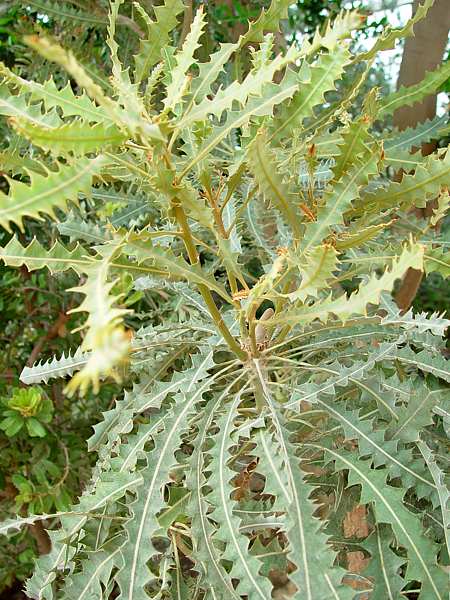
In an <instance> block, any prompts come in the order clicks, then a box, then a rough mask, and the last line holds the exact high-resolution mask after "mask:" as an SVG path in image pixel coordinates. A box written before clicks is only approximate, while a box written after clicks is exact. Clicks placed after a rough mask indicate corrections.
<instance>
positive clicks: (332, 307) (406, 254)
mask: <svg viewBox="0 0 450 600" xmlns="http://www.w3.org/2000/svg"><path fill="white" fill-rule="evenodd" d="M422 263H423V247H422V246H420V245H418V244H413V245H411V247H410V248H408V247H405V248H404V249H403V252H402V254H401V255H400V256H399V258H398V259H396V260H394V261H393V263H392V268H391V269H390V270H386V271H385V273H384V274H383V275H382V276H381V277H380V278H379V279H378V278H377V277H376V275H372V277H371V278H370V279H369V281H367V283H362V284H361V285H360V286H359V288H358V290H357V291H356V292H354V293H353V294H352V295H351V296H350V297H347V296H346V295H345V294H344V295H342V296H339V297H338V298H336V299H334V300H333V299H332V297H331V296H330V297H328V298H327V299H326V300H323V301H318V302H316V303H315V304H313V305H312V306H303V307H300V308H294V309H292V310H290V311H288V312H287V314H286V315H283V316H281V315H280V316H277V315H275V317H272V318H271V319H270V320H269V321H267V325H269V326H270V325H276V324H287V323H289V324H291V325H295V324H300V323H309V322H311V321H313V320H315V319H320V320H321V321H323V322H325V321H326V320H327V319H329V318H330V317H331V315H332V314H333V315H336V316H337V317H339V318H340V319H341V320H343V321H346V320H348V319H349V318H350V317H351V316H352V315H356V314H360V315H361V314H362V315H365V314H366V311H367V305H368V304H378V303H379V301H380V296H381V293H382V292H383V291H391V290H392V288H393V286H394V283H395V281H396V279H398V278H399V277H402V275H403V274H404V273H405V272H406V270H407V269H408V268H410V267H411V268H413V269H418V270H421V269H422Z"/></svg>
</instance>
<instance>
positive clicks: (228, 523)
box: [207, 395, 272, 600]
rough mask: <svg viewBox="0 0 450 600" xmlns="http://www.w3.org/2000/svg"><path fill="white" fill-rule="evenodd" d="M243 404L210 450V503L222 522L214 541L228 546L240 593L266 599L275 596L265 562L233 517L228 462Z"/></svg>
mask: <svg viewBox="0 0 450 600" xmlns="http://www.w3.org/2000/svg"><path fill="white" fill-rule="evenodd" d="M240 402H241V396H240V395H238V396H237V397H236V398H235V399H234V401H233V403H232V405H231V406H228V407H227V413H226V414H225V415H224V416H223V417H221V418H220V419H219V420H218V421H217V426H218V427H219V433H218V434H217V436H216V437H215V445H214V447H213V448H212V450H211V451H210V454H211V456H212V462H211V464H210V469H211V471H212V475H211V478H210V480H209V482H210V485H211V488H212V492H211V493H210V494H209V495H208V496H207V500H208V502H209V503H210V504H212V506H213V507H214V510H213V512H212V513H211V516H212V518H213V519H214V520H215V521H218V522H219V523H220V527H219V529H218V530H217V531H216V533H215V535H214V537H213V539H217V540H220V541H222V542H224V543H225V544H226V547H225V552H224V553H223V558H224V559H225V560H229V561H231V565H232V566H231V571H230V577H232V578H236V579H238V580H239V585H238V588H237V591H238V593H239V594H240V595H242V594H244V593H245V594H246V595H247V596H248V598H249V600H257V599H259V600H263V599H264V600H266V599H267V598H270V596H271V588H272V586H271V584H270V581H269V580H268V579H266V578H265V577H263V576H262V575H260V573H259V572H260V569H261V563H260V561H258V559H256V558H255V557H253V556H251V555H250V554H249V552H248V542H249V540H248V539H247V538H245V537H244V536H243V535H242V534H241V533H240V532H239V518H238V517H237V516H236V515H234V514H233V504H234V503H233V501H232V500H231V493H232V491H233V488H232V486H231V484H230V481H231V479H232V478H233V477H234V475H235V473H234V472H233V471H232V470H231V469H230V468H229V467H228V465H227V460H228V458H229V455H230V449H231V445H232V443H233V442H232V438H231V435H232V433H233V431H234V427H235V426H234V419H235V417H236V410H237V407H238V406H239V404H240Z"/></svg>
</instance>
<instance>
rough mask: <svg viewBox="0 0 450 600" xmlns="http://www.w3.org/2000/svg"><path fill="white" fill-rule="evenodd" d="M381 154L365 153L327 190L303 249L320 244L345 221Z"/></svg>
mask: <svg viewBox="0 0 450 600" xmlns="http://www.w3.org/2000/svg"><path fill="white" fill-rule="evenodd" d="M379 158H380V155H379V154H378V153H377V152H374V153H371V152H369V153H367V154H365V155H364V157H363V158H362V159H361V160H358V161H357V162H356V164H355V166H354V167H353V168H352V169H351V170H350V171H349V172H348V173H347V174H346V175H345V176H344V177H342V179H341V180H340V181H338V182H337V184H336V185H335V186H334V187H333V188H332V189H330V190H329V191H327V192H325V194H324V199H323V201H322V205H321V206H320V208H319V210H318V212H317V217H316V219H315V220H314V221H311V222H309V223H307V225H306V228H305V234H304V237H303V240H302V250H303V252H307V251H308V250H309V249H310V248H311V247H313V246H316V245H318V244H320V243H321V241H322V240H323V238H324V237H326V236H327V235H329V234H330V230H331V228H332V227H333V226H334V225H339V224H341V223H343V218H344V213H345V212H346V211H347V210H348V209H349V208H350V207H351V205H352V202H353V201H354V200H356V199H357V198H358V196H359V190H360V189H361V187H362V186H363V185H365V184H366V183H367V181H368V179H369V178H370V176H372V175H374V174H376V173H378V163H379Z"/></svg>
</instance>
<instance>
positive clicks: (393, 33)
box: [357, 0, 434, 62]
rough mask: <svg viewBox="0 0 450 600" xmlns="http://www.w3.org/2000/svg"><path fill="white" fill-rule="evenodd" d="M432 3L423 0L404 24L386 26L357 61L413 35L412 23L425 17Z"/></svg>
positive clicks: (432, 1)
mask: <svg viewBox="0 0 450 600" xmlns="http://www.w3.org/2000/svg"><path fill="white" fill-rule="evenodd" d="M433 4H434V0H423V2H422V4H419V5H418V7H417V10H416V11H415V13H414V16H413V17H412V18H411V19H409V21H408V22H407V23H406V25H404V26H403V27H399V28H396V29H393V28H390V27H387V28H386V29H385V31H384V32H383V33H382V34H381V35H380V36H379V37H378V39H377V41H376V42H375V44H374V45H373V46H372V48H371V49H370V50H368V51H367V52H362V53H361V54H359V55H358V57H357V61H358V62H360V61H362V60H371V59H372V58H374V57H375V56H376V55H377V54H378V53H379V52H381V51H383V50H391V49H392V48H394V47H395V44H396V42H397V40H399V39H402V38H407V37H411V36H412V35H414V25H415V24H416V23H419V21H422V20H423V19H425V17H426V16H427V14H428V11H429V10H430V8H431V7H432V6H433Z"/></svg>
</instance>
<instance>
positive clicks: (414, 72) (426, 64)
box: [394, 0, 450, 311]
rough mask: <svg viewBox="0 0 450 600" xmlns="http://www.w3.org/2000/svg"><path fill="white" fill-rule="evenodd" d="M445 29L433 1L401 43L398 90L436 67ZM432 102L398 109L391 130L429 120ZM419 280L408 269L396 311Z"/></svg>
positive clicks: (449, 21) (446, 9)
mask: <svg viewBox="0 0 450 600" xmlns="http://www.w3.org/2000/svg"><path fill="white" fill-rule="evenodd" d="M418 6H419V0H414V4H413V13H415V11H416V10H417V7H418ZM449 29H450V5H449V0H436V1H435V3H434V6H433V7H432V8H431V9H430V11H429V12H428V15H427V18H426V19H424V20H423V21H420V23H418V24H417V25H416V26H415V27H414V33H415V35H414V37H410V38H408V39H407V40H405V48H404V51H403V58H402V64H401V67H400V74H399V78H398V83H397V87H398V88H399V87H401V86H409V85H414V84H415V83H418V82H419V81H421V80H422V79H423V77H424V76H425V73H426V72H427V71H432V70H434V69H435V68H436V67H437V66H438V65H439V63H440V62H441V60H442V56H443V54H444V51H445V47H446V45H447V41H448V32H449ZM436 103H437V96H436V94H433V95H430V96H428V97H427V98H425V100H424V101H423V102H416V103H415V104H414V105H413V106H404V107H402V108H400V109H398V110H397V111H396V112H395V114H394V125H395V127H398V129H400V130H403V129H406V128H408V127H414V126H416V125H417V124H418V123H422V122H423V121H426V120H427V119H432V118H433V117H435V116H436ZM434 150H435V145H434V144H433V143H429V144H424V145H423V146H422V154H423V155H424V156H425V155H427V154H431V152H433V151H434ZM400 177H401V175H400ZM430 210H431V207H429V208H425V209H419V212H420V211H421V214H422V216H427V215H428V214H429V213H430ZM422 277H423V273H422V271H417V270H416V269H408V271H407V273H406V275H405V277H404V279H403V282H402V284H401V286H400V288H399V290H398V292H397V294H396V296H395V301H396V302H397V305H398V307H399V308H401V309H402V310H405V311H406V310H408V308H409V307H410V306H411V303H412V302H413V300H414V298H415V296H416V293H417V290H418V289H419V286H420V282H421V281H422Z"/></svg>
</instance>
